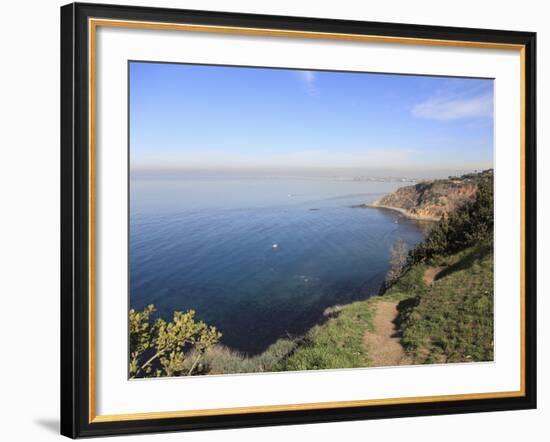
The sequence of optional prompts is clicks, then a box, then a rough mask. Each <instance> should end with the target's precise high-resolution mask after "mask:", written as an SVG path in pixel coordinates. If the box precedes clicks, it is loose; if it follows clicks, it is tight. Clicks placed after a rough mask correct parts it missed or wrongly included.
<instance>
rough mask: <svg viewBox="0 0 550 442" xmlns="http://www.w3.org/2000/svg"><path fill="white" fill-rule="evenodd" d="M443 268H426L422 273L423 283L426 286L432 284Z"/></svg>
mask: <svg viewBox="0 0 550 442" xmlns="http://www.w3.org/2000/svg"><path fill="white" fill-rule="evenodd" d="M444 268H445V267H428V268H427V269H426V271H425V272H424V282H425V283H426V285H430V284H432V283H433V282H434V281H435V278H437V275H439V272H441V270H443V269H444Z"/></svg>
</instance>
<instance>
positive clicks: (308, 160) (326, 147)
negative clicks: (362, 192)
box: [130, 62, 493, 171]
mask: <svg viewBox="0 0 550 442" xmlns="http://www.w3.org/2000/svg"><path fill="white" fill-rule="evenodd" d="M130 140H131V141H130V155H131V157H130V158H131V166H132V168H133V169H159V168H160V169H162V168H170V169H174V168H182V169H262V168H293V167H298V168H308V167H310V168H354V169H357V168H365V169H376V168H384V169H398V170H404V171H405V170H407V171H414V170H431V169H445V170H467V169H481V168H487V167H492V163H493V81H492V80H481V79H462V78H444V77H428V76H405V75H391V74H368V73H344V72H322V71H304V70H287V69H265V68H240V67H221V66H198V65H185V64H164V63H141V62H131V63H130Z"/></svg>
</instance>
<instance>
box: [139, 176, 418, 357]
mask: <svg viewBox="0 0 550 442" xmlns="http://www.w3.org/2000/svg"><path fill="white" fill-rule="evenodd" d="M130 186H131V187H130V192H131V204H130V305H131V307H133V308H137V309H140V308H143V307H144V306H146V305H147V304H151V303H153V304H155V305H156V306H157V308H158V310H159V312H160V314H161V315H163V316H166V317H167V318H169V317H170V316H171V314H172V312H173V311H174V310H188V309H194V310H195V311H196V312H197V316H198V317H199V318H200V319H203V320H204V321H205V322H207V323H208V324H212V325H215V326H216V327H218V328H219V329H220V330H221V331H222V333H223V337H222V342H223V343H224V344H225V345H227V346H229V347H231V348H234V349H237V350H240V351H243V352H246V353H249V354H255V353H258V352H261V351H263V350H264V349H265V348H267V347H268V346H269V344H271V343H273V342H274V341H276V340H277V339H278V338H281V337H286V336H289V335H290V336H296V335H300V334H302V333H304V332H305V331H307V330H308V329H309V328H310V327H311V326H312V325H314V324H315V323H316V322H318V321H319V319H320V318H321V317H322V312H323V310H324V309H325V308H326V307H328V306H331V305H334V304H341V303H348V302H352V301H355V300H360V299H365V298H367V297H369V296H371V295H373V294H375V293H376V292H377V291H378V289H379V287H380V284H381V283H382V281H383V279H384V275H385V273H386V271H387V270H388V267H389V265H388V261H389V251H390V247H391V245H392V244H393V243H394V241H396V240H397V239H402V240H404V241H405V242H406V243H407V244H408V245H409V246H412V245H413V244H415V243H417V242H419V241H420V240H422V238H423V227H422V226H421V225H419V224H418V223H416V222H415V221H410V220H407V219H405V218H403V217H402V216H401V215H399V214H395V213H392V212H388V211H383V210H377V209H359V208H355V209H354V208H351V207H350V206H351V205H353V204H359V203H366V202H367V203H368V202H371V201H373V200H375V199H377V198H378V197H379V196H380V195H381V194H383V193H386V192H389V191H392V190H394V189H396V188H397V187H399V184H397V183H373V182H362V181H359V182H355V181H350V180H342V179H333V178H316V179H314V178H292V179H289V178H285V179H283V178H227V177H225V178H223V177H222V178H216V177H214V178H212V177H209V178H200V177H193V178H187V179H186V178H178V179H164V180H159V179H151V178H148V179H145V178H144V179H132V180H131V183H130ZM273 244H278V247H277V248H273Z"/></svg>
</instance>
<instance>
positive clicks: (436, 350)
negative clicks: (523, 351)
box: [398, 244, 493, 363]
mask: <svg viewBox="0 0 550 442" xmlns="http://www.w3.org/2000/svg"><path fill="white" fill-rule="evenodd" d="M433 261H434V264H436V265H447V266H448V267H447V268H446V269H445V270H443V271H442V272H441V273H440V275H439V277H438V278H437V279H436V281H434V283H433V285H432V286H431V287H430V289H429V290H428V291H427V292H426V293H425V294H424V295H422V296H419V297H416V298H413V299H411V300H409V301H405V302H403V303H401V304H400V306H399V310H400V314H399V317H398V321H399V323H400V327H401V329H402V330H403V336H402V339H401V342H402V344H403V346H404V347H405V350H406V351H407V352H408V353H409V354H410V355H411V356H412V357H413V360H414V362H416V363H434V362H466V361H488V360H492V359H493V252H492V247H491V246H490V245H488V244H481V245H478V246H475V247H471V248H468V249H466V250H464V251H462V252H460V253H457V254H455V255H451V256H450V257H445V258H441V257H438V258H435V259H434V260H433Z"/></svg>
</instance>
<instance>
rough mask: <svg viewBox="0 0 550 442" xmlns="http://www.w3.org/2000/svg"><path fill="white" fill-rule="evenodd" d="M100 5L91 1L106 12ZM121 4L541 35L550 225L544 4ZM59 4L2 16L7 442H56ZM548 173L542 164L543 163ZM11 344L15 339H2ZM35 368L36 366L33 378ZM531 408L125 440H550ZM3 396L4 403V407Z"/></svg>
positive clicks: (541, 119) (549, 393)
mask: <svg viewBox="0 0 550 442" xmlns="http://www.w3.org/2000/svg"><path fill="white" fill-rule="evenodd" d="M113 1H114V0H112V1H110V2H101V1H96V2H97V3H112V2H113ZM119 2H120V3H123V4H129V5H145V6H158V7H179V8H188V9H206V10H208V9H210V10H219V11H231V12H255V13H264V14H280V15H295V16H311V17H326V18H342V19H354V20H369V21H388V22H403V23H420V24H429V25H444V26H467V27H480V28H496V29H498V28H500V29H509V30H522V31H537V32H538V42H537V44H538V55H539V59H538V74H537V75H538V81H539V83H538V85H537V90H538V127H539V131H538V146H539V152H538V169H539V191H538V197H539V221H538V223H539V226H542V225H544V221H548V220H549V219H550V208H549V204H548V202H546V203H545V201H543V195H545V194H547V191H550V178H548V176H547V177H544V176H543V174H542V171H543V170H544V164H545V163H546V162H547V160H548V153H547V151H546V152H545V151H544V150H543V149H542V146H545V145H548V144H549V143H550V137H549V136H548V135H547V132H545V127H544V123H545V121H546V118H545V117H547V110H546V104H547V103H548V102H550V92H549V90H550V88H549V87H547V85H546V83H545V81H544V78H545V77H549V75H548V71H549V63H550V62H549V61H548V58H545V57H544V56H542V55H543V54H545V53H546V52H548V48H550V32H548V31H547V30H546V29H547V27H548V12H547V11H546V8H545V5H544V3H543V2H535V1H525V2H521V3H519V2H507V1H495V0H490V1H485V2H480V1H479V0H462V1H461V2H452V3H446V4H445V5H443V3H442V2H441V1H430V0H417V1H407V0H394V1H392V2H391V4H390V3H388V2H368V3H367V2H357V1H353V0H340V1H338V2H335V1H330V2H329V1H324V2H319V1H317V2H295V1H291V0H277V1H273V0H269V1H264V2H257V1H253V0H231V1H227V0H172V1H169V0H163V1H159V0H148V1H132V0H119ZM64 3H66V2H64V1H57V0H42V1H38V0H29V1H26V2H9V3H7V4H6V5H5V6H4V9H3V17H4V21H3V24H2V27H0V32H1V39H0V41H1V42H2V69H0V90H1V96H2V106H1V109H2V110H1V116H2V131H1V132H0V136H1V143H2V149H0V156H1V159H0V189H1V191H0V196H1V201H2V216H1V217H0V266H1V267H0V268H1V269H2V270H1V272H0V275H1V276H0V293H1V294H2V302H3V305H2V307H3V308H2V313H3V314H2V319H1V320H0V337H2V338H3V346H4V351H3V355H4V357H5V358H6V359H7V360H8V361H10V363H9V364H2V365H1V366H0V391H2V394H3V397H4V398H6V399H5V400H4V401H2V402H3V403H2V405H3V407H2V411H3V413H5V416H6V417H7V418H6V419H3V420H2V424H1V426H0V434H1V435H2V436H3V437H4V438H5V439H6V440H11V441H18V440H40V441H47V440H59V437H60V436H58V410H59V398H58V396H59V380H58V378H59V375H58V372H59V344H58V339H59V336H58V333H59V325H58V324H59V301H58V299H59V6H61V5H62V4H64ZM549 164H550V163H549ZM538 247H539V272H538V274H539V286H538V293H539V294H540V296H539V306H538V311H539V321H538V323H539V336H538V342H539V373H544V370H545V368H546V367H548V365H549V364H548V363H549V356H550V352H549V350H548V346H546V348H544V347H543V345H542V344H543V343H544V342H545V341H546V339H545V338H550V322H548V321H542V320H540V318H541V316H540V315H541V314H542V313H541V312H544V311H545V310H546V307H548V308H550V302H549V301H548V300H547V299H545V298H544V296H543V294H544V293H545V292H546V291H547V290H545V288H546V286H547V284H546V281H544V280H543V279H542V277H543V266H544V262H545V261H547V259H546V258H548V255H549V253H550V252H549V251H550V241H549V240H548V235H547V234H545V232H544V231H543V230H542V229H541V230H540V231H539V245H538ZM13 337H16V339H9V338H13ZM33 360H34V361H40V365H39V369H38V370H37V367H36V365H34V363H33ZM538 382H539V409H538V410H535V411H520V412H507V413H483V414H472V415H462V416H439V417H429V418H410V419H398V420H395V419H394V420H378V421H368V422H348V423H336V424H318V425H307V426H293V427H273V428H256V429H247V430H229V431H223V432H202V433H191V434H190V433H187V434H185V435H184V436H183V435H181V434H165V435H147V436H136V437H125V438H124V439H123V440H127V441H134V440H135V441H149V440H151V441H168V440H178V441H179V440H185V441H189V442H195V441H204V442H210V441H218V440H220V439H221V438H223V440H224V441H225V442H237V441H238V442H246V441H258V440H263V441H280V440H292V441H294V440H297V441H310V440H311V441H334V440H338V439H342V438H348V439H349V440H355V439H359V438H367V437H368V438H369V439H372V440H385V441H394V440H408V441H416V440H422V441H426V442H428V441H440V440H441V439H442V438H444V439H445V440H446V441H448V442H451V441H460V442H463V441H464V440H465V439H472V440H499V441H517V440H520V439H522V438H525V437H529V436H532V437H534V438H535V440H540V437H538V438H537V436H538V435H542V434H545V433H548V431H549V429H550V428H549V427H550V424H548V423H547V422H549V419H550V409H549V405H548V398H550V389H549V386H548V385H549V384H548V381H547V379H546V378H545V377H544V376H543V375H541V376H539V381H538ZM8 398H9V399H8Z"/></svg>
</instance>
